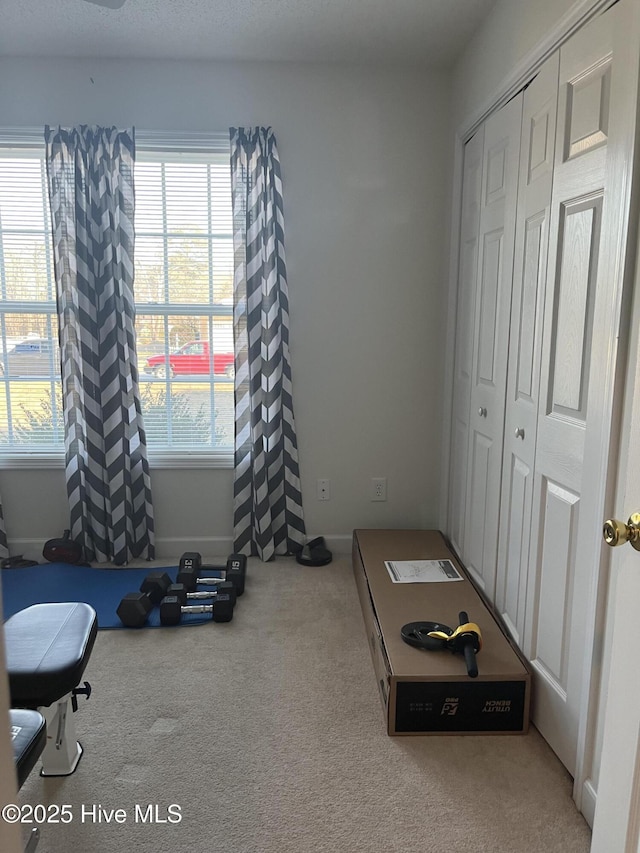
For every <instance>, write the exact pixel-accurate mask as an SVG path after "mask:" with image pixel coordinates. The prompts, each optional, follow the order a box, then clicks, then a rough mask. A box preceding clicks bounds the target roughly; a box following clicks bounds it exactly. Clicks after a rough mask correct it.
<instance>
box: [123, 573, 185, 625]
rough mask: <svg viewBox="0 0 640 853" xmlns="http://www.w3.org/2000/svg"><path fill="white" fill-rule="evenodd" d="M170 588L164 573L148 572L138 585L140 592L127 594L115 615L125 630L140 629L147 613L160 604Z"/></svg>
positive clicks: (168, 579) (169, 581) (168, 578)
mask: <svg viewBox="0 0 640 853" xmlns="http://www.w3.org/2000/svg"><path fill="white" fill-rule="evenodd" d="M170 587H171V578H170V577H169V575H168V574H167V573H166V572H163V571H162V570H156V571H153V572H149V574H148V575H147V576H146V578H145V579H144V580H143V581H142V583H141V584H140V592H129V593H127V595H125V597H124V598H123V599H122V601H121V602H120V604H119V605H118V607H117V609H116V613H117V615H118V617H119V619H120V621H121V622H122V624H123V625H125V626H126V627H127V628H142V627H143V625H145V623H146V621H147V618H148V616H149V613H151V611H152V610H153V608H154V607H155V606H156V604H160V602H161V601H162V599H163V598H164V597H165V595H167V593H168V591H169V588H170Z"/></svg>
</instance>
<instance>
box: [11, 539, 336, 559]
mask: <svg viewBox="0 0 640 853" xmlns="http://www.w3.org/2000/svg"><path fill="white" fill-rule="evenodd" d="M317 535H320V534H314V535H311V534H309V535H308V536H307V540H309V541H310V540H311V539H315V538H316V536H317ZM324 540H325V542H326V545H327V548H329V550H330V551H332V552H333V553H334V554H335V555H336V556H345V555H348V554H351V541H352V535H351V534H350V533H349V534H338V533H335V534H327V535H325V537H324ZM46 541H47V540H46V539H9V553H10V554H11V556H12V557H15V556H17V555H18V554H21V555H22V556H23V557H25V558H26V559H28V560H37V561H38V562H39V563H42V562H43V561H44V558H43V556H42V549H43V548H44V543H45V542H46ZM185 551H198V552H199V553H200V554H202V556H203V557H204V558H205V559H211V558H213V557H215V558H221V557H223V556H224V555H226V554H230V553H231V552H232V551H233V539H232V537H231V536H198V537H195V538H190V539H188V538H187V537H178V536H172V537H162V536H160V537H156V560H166V559H169V558H172V559H177V558H178V557H179V556H180V554H183V553H184V552H185Z"/></svg>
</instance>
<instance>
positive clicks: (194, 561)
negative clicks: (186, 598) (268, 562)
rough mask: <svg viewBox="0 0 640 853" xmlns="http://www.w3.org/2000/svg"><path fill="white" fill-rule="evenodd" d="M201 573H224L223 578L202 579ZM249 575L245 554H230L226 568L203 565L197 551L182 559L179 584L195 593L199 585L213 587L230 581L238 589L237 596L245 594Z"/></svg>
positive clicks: (185, 554) (190, 552)
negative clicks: (245, 584) (221, 582)
mask: <svg viewBox="0 0 640 853" xmlns="http://www.w3.org/2000/svg"><path fill="white" fill-rule="evenodd" d="M201 571H216V572H218V571H219V572H222V573H223V575H224V577H222V578H202V577H200V576H199V575H200V572H201ZM246 575H247V558H246V556H245V555H244V554H230V555H229V557H228V558H227V563H226V565H225V566H212V565H203V564H202V557H201V556H200V554H199V553H198V552H197V551H187V552H186V553H184V554H183V555H182V557H180V563H179V565H178V577H177V582H178V583H181V584H184V586H185V587H186V588H187V591H188V592H193V590H195V588H196V586H197V585H198V584H206V585H208V586H212V585H214V584H218V583H220V581H221V580H223V581H230V582H231V583H232V584H233V585H234V586H235V588H236V593H237V595H242V593H243V592H244V582H245V578H246Z"/></svg>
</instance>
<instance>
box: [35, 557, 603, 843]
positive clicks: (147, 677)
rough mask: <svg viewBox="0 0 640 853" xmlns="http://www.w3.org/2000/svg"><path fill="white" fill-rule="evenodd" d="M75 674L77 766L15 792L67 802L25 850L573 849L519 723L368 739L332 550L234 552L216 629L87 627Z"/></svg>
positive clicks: (342, 573)
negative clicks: (310, 563)
mask: <svg viewBox="0 0 640 853" xmlns="http://www.w3.org/2000/svg"><path fill="white" fill-rule="evenodd" d="M165 562H166V564H167V565H169V564H170V563H171V561H168V562H167V561H165ZM133 565H135V564H133ZM145 565H147V566H150V565H151V567H153V566H152V564H148V563H147V564H145ZM85 677H86V678H87V679H88V680H89V681H90V682H91V684H92V686H93V695H92V697H91V699H90V701H89V702H86V703H85V702H84V701H83V700H82V699H81V707H80V711H79V713H78V714H77V715H76V727H77V730H78V736H79V738H80V740H81V742H82V744H83V746H84V748H85V754H84V756H83V758H82V761H81V762H80V765H79V768H78V770H77V771H76V773H75V774H74V775H73V776H70V777H67V778H62V779H54V778H48V779H43V778H41V777H40V776H39V775H38V773H37V771H34V772H33V773H32V774H31V776H30V777H29V779H28V780H27V782H26V783H25V785H24V786H23V788H22V790H21V791H20V794H19V802H20V803H21V804H33V805H36V804H42V805H44V806H49V805H51V804H58V805H63V804H68V805H69V806H70V807H71V808H70V810H67V813H68V814H69V813H70V814H71V816H72V820H71V822H70V823H66V824H63V823H50V824H45V825H43V826H42V828H41V832H42V838H41V841H40V845H39V847H38V851H39V853H68V851H69V850H82V851H84V853H94V851H95V853H98V852H99V853H121V851H122V850H135V851H136V853H169V851H171V853H176V851H177V853H183V851H184V853H211V851H220V853H325V851H326V853H329V852H330V853H381V851H391V852H392V853H395V852H396V851H397V853H442V851H450V853H458V851H460V853H463V851H464V853H466V851H472V853H484V851H491V853H495V851H503V852H504V853H543V851H544V853H554V851H558V853H560V851H562V853H586V851H588V850H589V844H590V832H589V828H588V826H587V824H586V823H585V821H584V820H583V818H582V817H581V816H580V814H579V813H578V812H577V811H576V809H575V806H574V804H573V801H572V799H571V779H570V777H569V775H568V774H567V772H566V770H565V769H564V768H563V766H562V765H561V764H560V762H559V761H558V760H557V759H556V757H555V755H554V754H553V753H552V751H551V750H550V749H549V747H548V746H547V744H546V743H545V741H544V740H543V739H542V738H541V737H540V735H539V734H538V732H537V731H536V730H535V729H533V728H532V729H531V731H530V733H529V734H528V735H526V736H494V737H479V736H467V737H405V738H390V737H388V736H387V735H386V732H385V727H384V723H383V718H382V712H381V707H380V703H379V700H378V694H377V690H376V684H375V680H374V675H373V669H372V666H371V661H370V658H369V652H368V648H367V642H366V637H365V633H364V628H363V623H362V617H361V613H360V608H359V604H358V598H357V594H356V589H355V585H354V581H353V577H352V573H351V566H350V560H349V559H348V558H339V559H335V560H334V562H333V563H331V564H330V565H329V566H326V567H324V568H315V569H311V568H303V567H301V566H299V565H298V564H297V563H295V562H294V561H293V560H287V559H280V560H277V561H275V562H273V563H269V564H263V563H260V562H259V561H258V560H250V561H249V570H248V575H247V586H246V592H245V594H244V596H243V597H242V598H241V599H240V600H239V602H238V606H237V607H236V611H235V616H234V619H233V621H232V622H230V623H228V624H213V623H210V624H207V625H202V626H200V627H194V628H193V629H192V630H189V631H176V630H172V629H171V628H166V629H159V630H141V631H105V632H100V633H99V635H98V639H97V641H96V645H95V648H94V651H93V655H92V657H91V660H90V662H89V665H88V668H87V670H86V674H85ZM149 806H151V807H152V808H151V810H150V811H149V810H148V807H149ZM172 806H176V807H177V808H170V807H172ZM136 807H137V808H136ZM156 807H157V808H156ZM115 809H120V810H122V811H121V812H120V813H119V815H118V817H119V818H120V819H121V822H117V820H116V815H115V814H114V813H113V810H115ZM122 818H124V820H122ZM149 818H153V819H154V822H153V823H151V822H148V819H149ZM156 818H157V820H156ZM178 818H180V820H179V822H176V823H172V822H171V820H177V819H178ZM143 819H146V820H143Z"/></svg>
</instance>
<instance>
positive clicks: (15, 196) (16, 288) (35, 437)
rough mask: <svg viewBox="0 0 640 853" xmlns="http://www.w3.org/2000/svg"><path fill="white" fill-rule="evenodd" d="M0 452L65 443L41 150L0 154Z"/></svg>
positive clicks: (54, 449) (57, 447) (58, 447)
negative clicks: (0, 307) (0, 308)
mask: <svg viewBox="0 0 640 853" xmlns="http://www.w3.org/2000/svg"><path fill="white" fill-rule="evenodd" d="M0 304H1V306H2V310H1V312H0V454H2V455H3V456H6V455H11V454H15V453H16V452H21V453H23V454H24V453H31V454H34V453H38V451H39V452H40V453H42V452H47V453H57V454H60V453H61V451H62V449H63V447H64V427H63V420H62V389H61V381H60V367H59V363H60V362H59V350H58V319H57V314H56V300H55V282H54V278H53V250H52V246H51V225H50V216H49V205H48V201H47V194H46V174H45V164H44V152H43V151H42V150H31V151H30V150H12V151H6V150H2V151H1V152H0Z"/></svg>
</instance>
